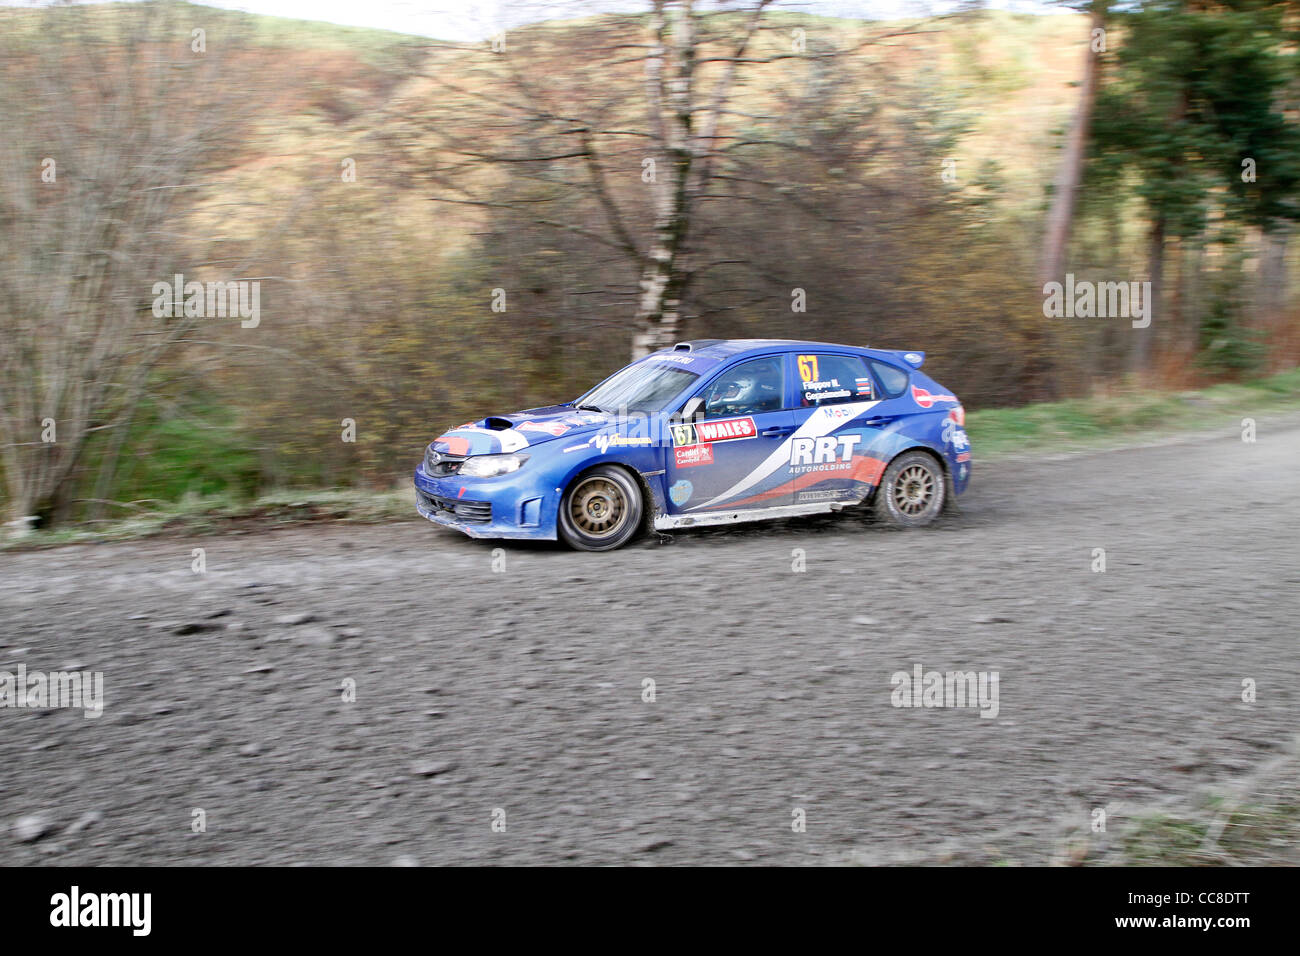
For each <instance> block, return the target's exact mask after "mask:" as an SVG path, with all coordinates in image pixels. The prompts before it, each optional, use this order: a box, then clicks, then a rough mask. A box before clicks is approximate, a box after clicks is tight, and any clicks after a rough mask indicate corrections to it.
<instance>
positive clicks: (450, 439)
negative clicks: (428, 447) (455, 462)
mask: <svg viewBox="0 0 1300 956" xmlns="http://www.w3.org/2000/svg"><path fill="white" fill-rule="evenodd" d="M434 444H435V445H446V446H447V454H448V455H458V456H459V455H468V454H469V439H468V438H465V437H464V436H463V435H443V436H442V437H441V438H439V439H438V440H437V441H436V442H434Z"/></svg>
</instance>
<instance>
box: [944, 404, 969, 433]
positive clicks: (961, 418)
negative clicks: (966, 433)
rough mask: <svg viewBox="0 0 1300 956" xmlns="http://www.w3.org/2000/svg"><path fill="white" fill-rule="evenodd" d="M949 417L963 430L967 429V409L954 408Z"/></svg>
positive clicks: (959, 406) (961, 407)
mask: <svg viewBox="0 0 1300 956" xmlns="http://www.w3.org/2000/svg"><path fill="white" fill-rule="evenodd" d="M948 417H949V418H951V419H952V420H953V421H955V422H956V423H957V424H958V425H960V426H961V427H962V428H965V427H966V409H965V408H964V407H963V406H961V405H958V406H957V407H956V408H954V409H953V410H952V411H950V412H949V413H948Z"/></svg>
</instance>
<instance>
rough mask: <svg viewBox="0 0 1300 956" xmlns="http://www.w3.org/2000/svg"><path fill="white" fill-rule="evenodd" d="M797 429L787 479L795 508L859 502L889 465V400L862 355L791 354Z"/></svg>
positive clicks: (837, 353)
mask: <svg viewBox="0 0 1300 956" xmlns="http://www.w3.org/2000/svg"><path fill="white" fill-rule="evenodd" d="M791 358H792V361H791V365H792V368H793V372H794V375H793V381H792V383H791V385H792V390H793V391H794V393H795V396H796V397H795V399H794V402H793V404H794V416H795V424H796V426H797V427H796V429H795V431H794V433H793V434H792V435H791V439H790V459H789V468H788V471H787V477H788V481H789V490H790V497H791V501H792V503H793V504H796V505H803V504H808V505H811V504H825V503H830V502H837V501H841V502H852V501H859V500H861V499H862V498H863V497H864V496H865V495H866V494H867V493H868V492H870V490H871V489H872V488H873V487H874V486H875V484H876V483H877V482H878V481H879V480H880V475H881V473H882V472H883V471H884V468H885V465H886V464H887V463H888V455H887V453H886V451H885V449H884V446H885V445H888V444H889V441H888V440H887V433H888V432H889V430H890V427H891V425H890V423H891V420H892V418H891V415H890V414H889V411H888V409H886V408H884V407H883V405H885V404H887V403H888V401H889V397H888V396H887V395H886V394H885V393H884V391H883V390H882V388H881V385H880V383H879V382H878V381H877V379H876V377H875V376H874V375H873V373H872V370H871V369H870V367H869V366H868V363H867V361H866V360H865V359H864V357H863V356H861V355H856V354H853V353H848V352H832V351H822V350H808V351H803V352H796V353H794V354H793V355H792V357H791Z"/></svg>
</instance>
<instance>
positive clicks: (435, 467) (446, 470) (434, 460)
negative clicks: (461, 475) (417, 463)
mask: <svg viewBox="0 0 1300 956" xmlns="http://www.w3.org/2000/svg"><path fill="white" fill-rule="evenodd" d="M466 457H467V456H465V455H444V454H443V453H442V452H437V451H434V450H433V446H432V445H430V446H429V447H428V448H426V449H425V450H424V473H425V474H426V475H431V476H433V477H435V478H442V477H444V476H446V475H454V474H456V472H458V471H460V466H461V465H462V464H463V463H464V461H465V458H466Z"/></svg>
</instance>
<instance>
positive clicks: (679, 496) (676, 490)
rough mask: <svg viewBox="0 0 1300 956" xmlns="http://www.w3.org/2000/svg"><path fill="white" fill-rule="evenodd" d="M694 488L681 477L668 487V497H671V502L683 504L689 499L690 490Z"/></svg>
mask: <svg viewBox="0 0 1300 956" xmlns="http://www.w3.org/2000/svg"><path fill="white" fill-rule="evenodd" d="M694 490H695V486H694V485H692V484H691V483H690V482H689V481H686V480H685V479H683V480H681V481H679V482H677V483H675V484H674V485H673V486H672V487H671V488H669V489H668V497H669V498H671V499H672V502H673V504H675V505H678V506H680V505H684V504H686V502H687V501H689V500H690V497H691V492H692V491H694Z"/></svg>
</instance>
